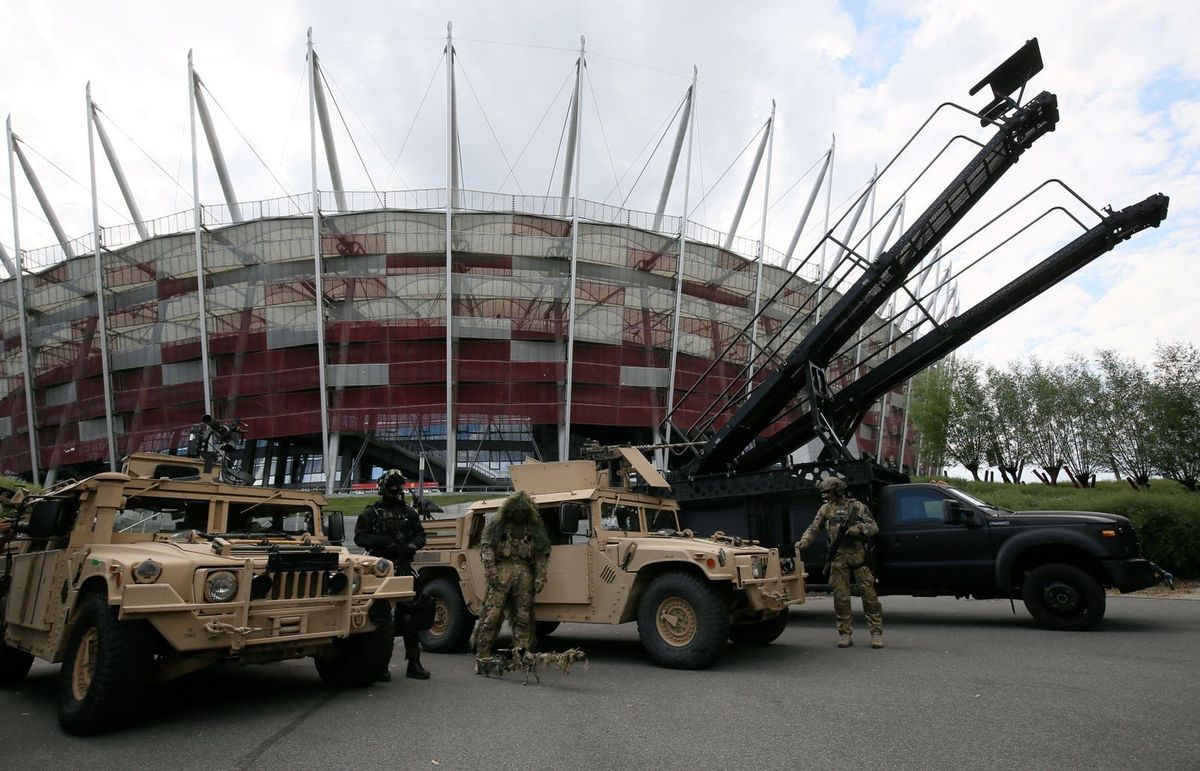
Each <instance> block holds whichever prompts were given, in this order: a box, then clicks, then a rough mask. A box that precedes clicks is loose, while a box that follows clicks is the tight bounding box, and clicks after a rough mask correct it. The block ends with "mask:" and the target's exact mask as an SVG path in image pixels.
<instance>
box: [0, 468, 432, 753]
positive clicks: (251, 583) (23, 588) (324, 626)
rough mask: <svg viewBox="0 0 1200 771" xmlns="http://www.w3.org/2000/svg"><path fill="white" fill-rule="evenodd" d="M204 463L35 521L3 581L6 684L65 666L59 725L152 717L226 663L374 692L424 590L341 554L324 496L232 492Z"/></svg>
mask: <svg viewBox="0 0 1200 771" xmlns="http://www.w3.org/2000/svg"><path fill="white" fill-rule="evenodd" d="M221 479H222V477H221V475H220V467H219V466H217V467H214V466H213V464H212V463H211V462H208V463H206V462H205V461H204V460H201V459H199V458H183V457H174V456H167V455H149V454H144V455H134V456H131V457H130V458H129V459H128V460H127V461H126V464H125V469H124V472H123V473H115V472H107V473H103V474H97V475H96V476H93V477H89V478H87V479H85V480H83V481H81V482H67V483H64V484H62V485H59V486H57V487H55V488H54V489H52V490H47V491H45V492H44V493H40V494H38V495H36V496H33V497H28V498H25V499H24V500H21V498H22V494H21V493H18V494H17V496H16V497H15V499H14V500H13V501H12V503H13V504H19V506H18V508H19V510H20V511H21V512H22V516H21V523H20V524H19V525H18V529H17V530H18V534H17V537H16V538H15V539H14V540H13V541H12V542H11V543H10V544H9V545H8V547H7V549H6V552H7V553H6V554H5V555H4V562H3V568H2V572H0V608H3V616H2V621H3V643H2V645H0V684H3V685H13V684H16V683H18V682H20V681H21V680H22V679H23V678H24V677H25V675H26V674H27V673H28V671H29V668H30V666H31V664H32V663H33V659H34V657H37V658H41V659H45V660H46V661H50V662H56V663H57V662H61V663H62V673H61V675H60V686H59V722H60V723H61V724H62V726H63V728H65V729H66V730H67V731H69V732H71V733H80V734H86V733H94V732H97V731H101V730H105V729H107V728H111V727H115V726H117V725H120V724H121V723H123V722H125V721H127V720H130V719H133V718H135V717H137V716H138V715H139V714H144V713H145V710H146V704H147V701H146V700H145V699H144V698H143V696H144V695H145V694H146V691H147V688H148V686H149V684H150V683H151V682H153V681H156V680H158V681H161V680H167V679H170V678H173V677H177V676H179V675H182V674H184V673H187V672H191V671H193V670H196V669H199V668H201V667H204V666H206V665H209V664H212V663H214V662H217V661H221V660H226V659H229V660H234V661H238V662H241V663H262V662H269V661H279V660H281V659H291V658H300V657H304V656H312V657H314V658H315V659H316V666H317V671H318V672H319V673H320V676H321V678H322V680H324V681H325V682H326V683H328V684H331V685H335V686H342V687H354V686H363V685H366V684H368V683H370V682H372V681H373V680H374V679H375V678H376V676H377V675H378V674H379V672H380V671H382V670H383V669H385V668H386V667H387V663H388V661H389V660H390V658H391V654H392V643H393V639H392V621H391V615H390V611H391V607H392V604H393V602H394V601H396V600H401V599H409V598H411V597H413V596H414V595H413V591H412V579H411V578H409V577H407V576H405V577H397V576H394V575H393V572H394V570H393V566H392V564H391V563H390V562H388V561H387V560H384V559H378V558H375V557H364V556H355V555H352V554H350V552H349V551H347V550H346V549H345V548H343V547H341V546H334V545H331V544H330V541H331V540H332V541H334V542H337V541H340V540H341V538H342V530H343V525H342V521H341V514H338V513H334V514H330V515H328V516H327V517H326V518H325V521H322V512H321V507H322V505H323V504H324V503H325V498H324V496H322V495H318V494H314V493H304V492H293V491H290V490H274V489H270V488H262V487H248V486H239V485H232V484H226V483H224V482H222V481H221Z"/></svg>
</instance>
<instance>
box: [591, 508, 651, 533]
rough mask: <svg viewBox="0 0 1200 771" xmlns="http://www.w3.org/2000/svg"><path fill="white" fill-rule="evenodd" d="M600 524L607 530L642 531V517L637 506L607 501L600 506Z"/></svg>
mask: <svg viewBox="0 0 1200 771" xmlns="http://www.w3.org/2000/svg"><path fill="white" fill-rule="evenodd" d="M600 526H601V527H602V528H604V529H605V530H610V531H624V532H629V531H630V530H632V531H634V532H641V529H642V523H641V517H639V516H638V509H637V507H635V506H622V505H618V504H614V503H606V504H604V505H603V506H601V507H600Z"/></svg>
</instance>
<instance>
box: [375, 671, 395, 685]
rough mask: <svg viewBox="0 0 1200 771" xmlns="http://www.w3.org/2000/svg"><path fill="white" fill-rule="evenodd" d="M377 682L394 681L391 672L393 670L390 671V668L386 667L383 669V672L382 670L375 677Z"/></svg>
mask: <svg viewBox="0 0 1200 771" xmlns="http://www.w3.org/2000/svg"><path fill="white" fill-rule="evenodd" d="M375 682H377V683H390V682H392V673H391V672H389V671H388V670H386V669H385V670H383V671H382V672H380V673H379V676H378V677H376V678H375Z"/></svg>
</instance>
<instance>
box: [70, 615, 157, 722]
mask: <svg viewBox="0 0 1200 771" xmlns="http://www.w3.org/2000/svg"><path fill="white" fill-rule="evenodd" d="M155 634H156V633H155V631H154V628H153V627H151V626H150V625H149V624H148V623H146V622H145V621H118V620H117V616H116V613H115V612H114V611H113V608H111V607H109V604H108V598H107V597H106V596H105V595H103V594H89V595H87V596H86V597H84V598H83V600H82V602H81V603H80V606H79V610H78V612H77V614H76V616H75V625H74V626H73V627H72V628H71V635H70V637H69V638H68V642H67V652H66V656H65V657H64V658H63V663H62V671H61V673H60V674H59V685H58V722H59V724H61V725H62V727H63V729H64V730H65V731H66V732H67V733H71V734H79V735H87V734H95V733H99V732H101V731H106V730H109V729H111V728H116V727H118V726H120V725H122V724H123V723H127V722H129V721H131V720H132V719H133V718H135V717H137V716H139V715H144V714H145V712H144V710H145V708H146V703H147V700H146V698H145V696H146V694H147V693H148V691H149V689H150V683H151V679H152V675H153V669H154V646H155V641H156V640H155Z"/></svg>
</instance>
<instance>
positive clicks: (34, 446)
mask: <svg viewBox="0 0 1200 771" xmlns="http://www.w3.org/2000/svg"><path fill="white" fill-rule="evenodd" d="M5 128H6V130H7V133H8V184H9V189H8V191H9V198H11V199H12V220H13V260H14V261H15V262H16V264H15V265H14V266H13V267H14V268H16V271H15V272H14V274H13V275H14V276H15V277H16V279H17V318H18V319H19V320H20V329H21V363H22V364H23V366H22V367H21V370H22V372H21V374H22V376H23V378H24V380H25V421H26V424H27V430H28V431H29V463H30V467H31V473H32V475H33V482H34V484H40V482H41V474H40V473H39V470H38V441H37V429H36V428H34V423H35V422H36V421H35V415H34V412H35V409H36V408H35V407H34V403H33V360H32V358H31V357H30V356H29V328H28V323H27V320H26V317H25V279H24V273H25V266H24V259H23V258H22V256H21V227H20V218H19V217H18V216H17V210H18V206H17V169H16V164H15V162H14V160H13V155H14V154H15V152H16V144H17V137H16V135H15V134H13V130H12V116H11V115H9V116H8V120H7V122H6V124H5Z"/></svg>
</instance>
